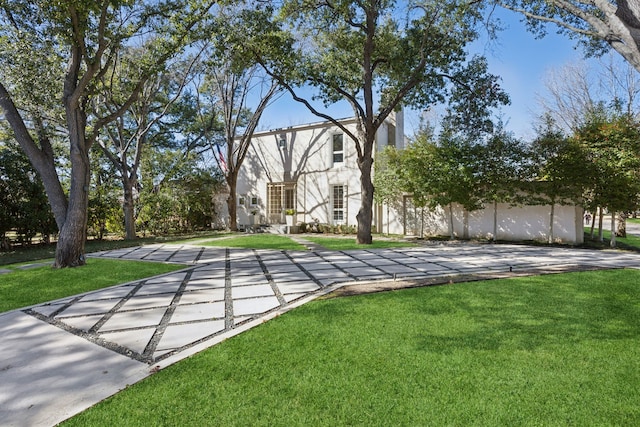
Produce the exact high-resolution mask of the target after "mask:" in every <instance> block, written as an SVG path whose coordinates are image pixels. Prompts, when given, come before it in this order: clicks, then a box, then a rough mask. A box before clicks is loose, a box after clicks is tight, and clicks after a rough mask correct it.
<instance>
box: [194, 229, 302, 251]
mask: <svg viewBox="0 0 640 427" xmlns="http://www.w3.org/2000/svg"><path fill="white" fill-rule="evenodd" d="M199 244H201V245H203V246H221V247H226V248H249V249H280V250H287V251H304V250H306V248H305V247H304V246H302V245H301V244H299V243H296V242H294V241H293V240H291V239H290V238H288V237H286V236H282V235H279V234H269V233H261V234H243V235H239V236H238V237H231V238H228V239H217V240H211V241H205V242H200V243H199Z"/></svg>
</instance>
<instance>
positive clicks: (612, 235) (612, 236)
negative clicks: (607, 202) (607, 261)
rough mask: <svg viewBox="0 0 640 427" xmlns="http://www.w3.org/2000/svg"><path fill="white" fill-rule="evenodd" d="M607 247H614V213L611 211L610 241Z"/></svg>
mask: <svg viewBox="0 0 640 427" xmlns="http://www.w3.org/2000/svg"><path fill="white" fill-rule="evenodd" d="M609 246H610V247H612V248H615V247H616V213H615V212H613V211H611V240H609Z"/></svg>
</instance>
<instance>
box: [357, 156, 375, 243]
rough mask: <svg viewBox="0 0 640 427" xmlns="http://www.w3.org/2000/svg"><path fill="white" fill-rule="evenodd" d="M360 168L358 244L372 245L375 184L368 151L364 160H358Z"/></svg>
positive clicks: (371, 160)
mask: <svg viewBox="0 0 640 427" xmlns="http://www.w3.org/2000/svg"><path fill="white" fill-rule="evenodd" d="M358 165H359V166H360V191H361V197H362V199H361V203H360V210H359V211H358V215H356V219H357V220H358V234H357V240H356V241H357V243H358V244H361V245H370V244H371V243H372V242H373V238H372V236H371V219H372V212H373V191H374V187H373V182H372V180H371V170H372V166H373V158H372V157H371V152H370V151H367V153H366V154H365V156H364V159H362V160H358Z"/></svg>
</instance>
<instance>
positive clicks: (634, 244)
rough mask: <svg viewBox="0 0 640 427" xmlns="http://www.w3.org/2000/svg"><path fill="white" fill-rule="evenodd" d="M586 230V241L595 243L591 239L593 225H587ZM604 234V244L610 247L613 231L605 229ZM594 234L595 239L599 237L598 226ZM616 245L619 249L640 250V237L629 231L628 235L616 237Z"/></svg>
mask: <svg viewBox="0 0 640 427" xmlns="http://www.w3.org/2000/svg"><path fill="white" fill-rule="evenodd" d="M584 232H585V242H587V243H594V241H593V240H591V227H585V228H584ZM602 235H603V237H604V245H603V246H605V247H609V242H610V240H611V231H610V230H603V233H602ZM593 236H594V238H595V239H597V238H598V228H597V227H596V228H595V230H594V233H593ZM616 247H617V248H619V249H629V250H635V251H640V237H638V236H634V235H632V234H629V233H627V237H616Z"/></svg>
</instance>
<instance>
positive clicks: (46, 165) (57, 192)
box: [0, 83, 67, 230]
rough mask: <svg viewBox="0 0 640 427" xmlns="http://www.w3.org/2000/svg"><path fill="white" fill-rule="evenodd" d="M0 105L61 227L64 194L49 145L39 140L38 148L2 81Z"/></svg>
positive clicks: (63, 215)
mask: <svg viewBox="0 0 640 427" xmlns="http://www.w3.org/2000/svg"><path fill="white" fill-rule="evenodd" d="M0 108H1V109H2V110H3V112H4V118H5V119H6V120H7V121H8V122H9V125H10V126H11V129H12V130H13V134H14V136H15V138H16V141H17V142H18V144H19V145H20V148H21V149H22V151H24V153H25V154H26V155H27V157H28V158H29V161H30V162H31V164H32V165H33V167H34V168H35V170H36V171H38V174H39V175H40V179H41V180H42V184H43V186H44V189H45V192H46V193H47V199H48V200H49V205H50V206H51V211H52V212H53V216H54V218H55V220H56V225H57V226H58V230H62V226H63V225H64V221H65V218H66V216H67V197H66V195H65V194H64V190H63V189H62V185H60V179H59V177H58V173H57V171H56V167H55V163H54V154H53V149H52V148H51V144H50V142H49V140H48V139H42V140H40V147H41V148H38V146H37V145H36V143H35V141H34V140H33V137H32V136H31V133H30V132H29V130H28V129H27V127H26V125H25V123H24V121H23V119H22V116H21V115H20V113H19V112H18V109H17V108H16V106H15V104H14V103H13V100H12V99H11V95H10V94H9V92H8V91H7V90H6V88H5V87H4V85H3V84H2V83H0ZM42 136H43V137H46V133H44V132H42Z"/></svg>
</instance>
